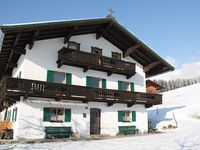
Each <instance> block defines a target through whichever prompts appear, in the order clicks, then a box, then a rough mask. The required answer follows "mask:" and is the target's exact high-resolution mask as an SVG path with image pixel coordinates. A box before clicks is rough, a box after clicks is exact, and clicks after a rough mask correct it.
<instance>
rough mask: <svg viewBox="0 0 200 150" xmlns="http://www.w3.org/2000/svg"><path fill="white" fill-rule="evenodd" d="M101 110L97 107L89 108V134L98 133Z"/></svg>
mask: <svg viewBox="0 0 200 150" xmlns="http://www.w3.org/2000/svg"><path fill="white" fill-rule="evenodd" d="M100 121H101V110H100V109H97V108H91V109H90V134H100V129H101V127H100V124H101V122H100Z"/></svg>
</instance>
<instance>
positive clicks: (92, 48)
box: [91, 46, 102, 55]
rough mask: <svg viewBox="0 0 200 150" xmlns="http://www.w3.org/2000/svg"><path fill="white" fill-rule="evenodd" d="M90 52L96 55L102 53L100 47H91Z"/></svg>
mask: <svg viewBox="0 0 200 150" xmlns="http://www.w3.org/2000/svg"><path fill="white" fill-rule="evenodd" d="M91 53H92V54H96V55H102V49H100V48H98V47H93V46H92V47H91Z"/></svg>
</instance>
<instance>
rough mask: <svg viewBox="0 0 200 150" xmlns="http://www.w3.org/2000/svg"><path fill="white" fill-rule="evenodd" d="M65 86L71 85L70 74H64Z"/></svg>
mask: <svg viewBox="0 0 200 150" xmlns="http://www.w3.org/2000/svg"><path fill="white" fill-rule="evenodd" d="M66 84H68V85H71V84H72V74H71V73H66Z"/></svg>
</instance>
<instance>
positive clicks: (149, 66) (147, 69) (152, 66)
mask: <svg viewBox="0 0 200 150" xmlns="http://www.w3.org/2000/svg"><path fill="white" fill-rule="evenodd" d="M159 64H161V62H160V61H156V62H153V63H151V64H149V65H148V66H146V67H144V72H145V73H146V72H148V71H149V70H151V69H152V68H154V67H155V66H157V65H159Z"/></svg>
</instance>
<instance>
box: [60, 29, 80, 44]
mask: <svg viewBox="0 0 200 150" xmlns="http://www.w3.org/2000/svg"><path fill="white" fill-rule="evenodd" d="M78 28H79V26H75V27H74V28H72V29H71V31H70V32H69V33H67V34H66V35H65V37H64V44H66V43H67V42H68V41H69V39H70V38H71V36H72V35H73V34H74V32H76V30H77V29H78Z"/></svg>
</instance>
